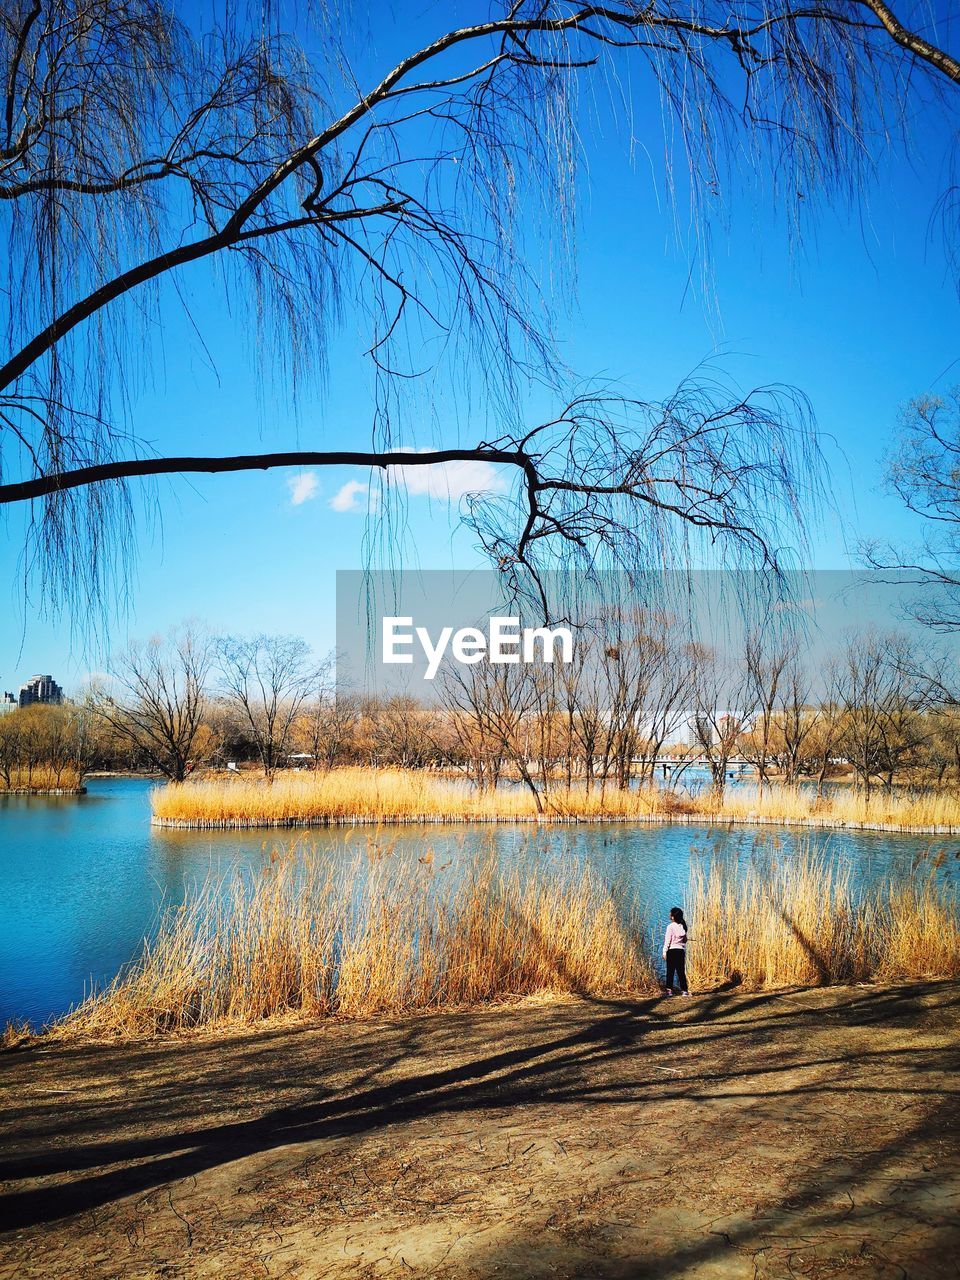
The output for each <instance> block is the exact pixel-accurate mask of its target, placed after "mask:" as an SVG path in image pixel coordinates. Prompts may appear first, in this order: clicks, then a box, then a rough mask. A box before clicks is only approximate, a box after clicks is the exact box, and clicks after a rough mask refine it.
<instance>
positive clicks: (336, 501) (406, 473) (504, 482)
mask: <svg viewBox="0 0 960 1280" xmlns="http://www.w3.org/2000/svg"><path fill="white" fill-rule="evenodd" d="M403 452H405V453H430V452H432V450H430V449H419V450H417V449H406V450H403ZM386 482H387V485H388V486H392V487H395V488H398V489H405V490H406V491H407V493H408V494H410V496H411V497H414V498H430V499H432V500H436V501H437V502H458V501H459V500H460V499H461V498H462V497H464V496H465V495H466V494H468V493H505V492H506V490H507V487H508V483H509V482H508V478H507V476H506V475H505V473H504V469H503V468H501V467H496V466H494V465H493V463H491V462H482V461H471V460H465V461H462V462H440V463H437V464H436V465H434V466H432V467H431V466H417V467H404V466H399V467H387V475H386ZM378 497H379V493H378V489H377V488H376V487H374V488H373V489H371V487H370V485H369V484H366V483H365V482H363V481H360V480H348V481H347V483H346V484H345V485H343V486H342V488H340V489H338V491H337V492H336V493H335V494H334V496H333V497H332V498H331V499H330V507H331V510H333V511H372V510H375V508H376V505H377V500H378Z"/></svg>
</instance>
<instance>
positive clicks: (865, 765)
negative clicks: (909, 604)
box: [837, 635, 930, 798]
mask: <svg viewBox="0 0 960 1280" xmlns="http://www.w3.org/2000/svg"><path fill="white" fill-rule="evenodd" d="M837 692H838V698H839V701H840V704H841V706H842V709H843V716H842V720H841V723H840V733H839V735H838V747H839V750H840V752H841V753H842V755H843V756H844V757H845V758H846V759H847V760H849V761H850V763H851V764H852V765H853V767H854V769H855V770H856V772H857V775H858V777H859V779H860V782H861V785H862V786H863V788H864V790H865V792H866V794H867V797H868V798H869V796H870V791H871V788H872V785H873V780H874V778H877V777H879V778H880V779H881V780H882V782H883V785H884V786H885V787H886V788H887V789H888V790H889V789H890V788H891V787H892V786H893V784H894V780H895V778H896V776H897V774H898V773H899V772H900V771H901V770H902V769H903V768H904V766H905V765H906V764H907V763H908V762H909V761H910V760H911V759H912V758H914V757H915V756H916V755H917V754H918V752H919V749H920V748H921V747H922V746H923V744H924V743H925V742H926V741H927V738H928V736H929V733H930V725H929V723H928V721H927V720H926V718H925V716H924V714H923V713H924V712H925V711H926V710H927V709H928V708H929V707H930V685H929V681H928V680H926V679H925V678H924V677H923V676H922V675H920V674H919V673H918V672H917V669H916V663H915V661H914V658H913V654H912V650H911V648H910V646H909V645H908V644H907V642H906V641H905V640H904V639H903V637H900V636H895V635H894V636H881V635H860V636H857V637H856V638H855V639H853V640H852V641H851V643H850V644H849V646H848V648H847V651H846V653H845V655H844V658H843V661H842V664H841V666H840V668H839V674H838V683H837Z"/></svg>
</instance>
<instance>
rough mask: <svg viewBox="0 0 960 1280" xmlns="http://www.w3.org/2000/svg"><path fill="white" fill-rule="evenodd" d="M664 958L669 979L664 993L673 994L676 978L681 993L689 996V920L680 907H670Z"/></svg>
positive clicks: (664, 941) (664, 940) (664, 942)
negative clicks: (685, 917) (687, 920)
mask: <svg viewBox="0 0 960 1280" xmlns="http://www.w3.org/2000/svg"><path fill="white" fill-rule="evenodd" d="M663 958H664V960H665V961H666V963H667V981H666V985H665V987H664V995H668V996H672V995H673V984H674V978H676V981H677V982H678V983H679V985H680V994H681V995H682V996H689V994H690V992H689V990H688V989H687V922H686V920H684V918H683V910H682V909H681V908H680V907H671V908H670V923H669V924H668V925H667V932H666V934H665V936H664V939H663Z"/></svg>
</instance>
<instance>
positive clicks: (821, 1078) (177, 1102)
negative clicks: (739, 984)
mask: <svg viewBox="0 0 960 1280" xmlns="http://www.w3.org/2000/svg"><path fill="white" fill-rule="evenodd" d="M958 1030H960V984H956V983H930V984H915V985H912V986H904V987H897V988H892V987H886V988H883V987H857V988H833V989H829V990H819V991H789V992H764V993H759V994H752V995H751V994H736V993H720V994H716V995H710V996H700V997H697V998H694V999H692V1000H689V1001H687V1000H684V1001H681V1000H679V999H675V1000H670V1001H664V1000H646V1001H640V1002H636V1003H595V1002H589V1001H585V1000H572V999H571V1000H564V1001H557V1002H549V1003H548V1002H526V1003H524V1004H520V1005H513V1006H509V1007H500V1008H493V1009H485V1010H482V1011H464V1012H457V1013H448V1014H442V1015H431V1016H419V1017H415V1018H410V1019H406V1020H403V1021H389V1022H384V1023H381V1024H378V1025H370V1024H365V1025H350V1024H343V1023H341V1024H334V1023H326V1024H323V1025H310V1026H302V1025H301V1026H297V1027H295V1028H290V1027H289V1026H287V1027H272V1028H269V1029H265V1030H260V1031H249V1032H246V1031H245V1032H244V1033H242V1034H234V1035H229V1036H224V1035H219V1036H216V1037H213V1036H209V1035H208V1036H203V1037H200V1036H197V1037H195V1038H194V1037H191V1038H188V1039H179V1040H164V1041H153V1042H149V1043H140V1044H133V1045H130V1044H127V1045H124V1046H113V1045H111V1046H73V1045H70V1046H67V1045H62V1046H56V1045H49V1046H44V1047H40V1048H28V1049H25V1050H21V1051H19V1052H11V1053H6V1054H3V1055H0V1089H2V1098H0V1102H2V1128H0V1179H3V1180H4V1181H3V1182H2V1183H0V1192H2V1193H3V1195H2V1199H0V1228H2V1229H3V1234H2V1235H0V1278H2V1280H13V1277H17V1280H20V1278H21V1277H23V1278H28V1277H50V1276H54V1277H57V1276H69V1277H77V1278H83V1277H113V1276H118V1277H119V1276H122V1277H207V1276H210V1277H213V1276H218V1277H221V1276H222V1277H227V1278H232V1277H243V1280H253V1278H255V1277H271V1278H279V1277H283V1276H289V1277H298V1278H299V1277H324V1278H326V1277H341V1276H343V1277H346V1276H350V1277H360V1278H362V1277H388V1276H389V1277H393V1276H419V1277H437V1278H438V1280H447V1278H452V1277H457V1278H458V1280H459V1278H460V1277H463V1278H464V1280H466V1278H467V1277H470V1278H471V1280H472V1278H474V1277H484V1278H486V1277H514V1278H518V1277H547V1276H550V1277H564V1276H566V1277H573V1276H580V1277H608V1278H611V1280H613V1278H617V1280H627V1277H630V1278H633V1277H643V1276H648V1275H649V1276H656V1277H659V1278H663V1277H674V1276H696V1277H721V1276H722V1277H740V1276H744V1277H750V1278H751V1280H753V1278H754V1277H786V1276H813V1277H828V1276H851V1275H852V1276H863V1277H883V1278H884V1280H885V1278H886V1277H902V1276H906V1277H910V1278H911V1280H912V1278H914V1277H918V1278H919V1277H948V1276H949V1277H951V1278H952V1277H955V1276H956V1275H957V1274H958V1263H957V1259H958V1256H960V1144H958V1141H957V1139H958V1129H960V1125H958V1107H957V1089H958V1084H957V1076H956V1074H955V1073H956V1071H957V1068H958V1067H960V1036H958Z"/></svg>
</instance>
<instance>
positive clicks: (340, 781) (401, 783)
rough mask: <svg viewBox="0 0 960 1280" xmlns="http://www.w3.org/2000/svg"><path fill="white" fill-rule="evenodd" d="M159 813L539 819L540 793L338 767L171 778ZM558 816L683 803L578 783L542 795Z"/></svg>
mask: <svg viewBox="0 0 960 1280" xmlns="http://www.w3.org/2000/svg"><path fill="white" fill-rule="evenodd" d="M152 803H153V816H154V819H155V820H157V821H159V822H163V823H169V824H171V825H183V826H208V827H241V826H249V827H258V826H295V825H309V824H310V823H317V824H322V823H325V822H350V821H354V820H357V821H385V820H389V819H391V818H393V819H401V820H407V821H411V820H421V821H422V820H427V821H431V820H433V821H442V822H471V821H490V820H493V819H502V820H506V821H511V820H514V821H516V820H523V819H532V818H535V817H536V816H537V807H536V801H535V800H534V797H533V793H532V792H531V791H530V790H529V789H527V788H526V787H501V788H499V789H497V790H492V791H482V792H481V791H477V790H475V789H474V788H472V787H471V786H470V785H469V784H467V783H458V782H455V781H450V780H448V779H443V778H438V777H437V776H436V775H434V774H430V773H426V772H424V771H421V770H414V769H407V770H404V769H382V770H379V769H359V768H356V769H334V770H331V771H330V772H328V773H288V774H281V775H279V776H278V777H275V778H274V779H273V781H272V782H270V783H267V782H266V781H264V780H263V779H262V778H257V779H248V778H232V779H230V780H225V781H217V782H187V783H180V784H170V785H168V786H165V787H162V788H159V789H158V790H156V791H154V793H153V797H152ZM542 803H543V807H544V810H545V812H546V813H547V814H548V815H551V816H554V817H582V818H600V817H608V816H609V817H638V816H639V817H642V816H649V815H651V814H655V813H660V812H667V811H668V809H669V807H670V806H673V807H676V808H681V807H682V802H680V801H679V800H678V799H677V798H676V797H672V796H665V795H664V793H663V792H660V791H658V790H656V789H655V788H641V789H638V790H635V791H618V790H617V789H616V788H613V787H611V788H609V789H607V791H606V792H602V791H601V790H600V788H594V789H592V790H591V791H589V792H588V791H587V789H586V787H583V786H581V787H573V788H571V789H569V790H567V789H560V790H554V791H551V792H549V793H548V794H547V795H545V796H544V797H543V799H542Z"/></svg>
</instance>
